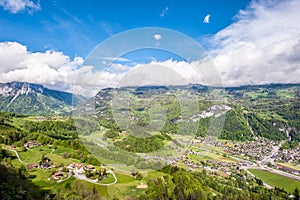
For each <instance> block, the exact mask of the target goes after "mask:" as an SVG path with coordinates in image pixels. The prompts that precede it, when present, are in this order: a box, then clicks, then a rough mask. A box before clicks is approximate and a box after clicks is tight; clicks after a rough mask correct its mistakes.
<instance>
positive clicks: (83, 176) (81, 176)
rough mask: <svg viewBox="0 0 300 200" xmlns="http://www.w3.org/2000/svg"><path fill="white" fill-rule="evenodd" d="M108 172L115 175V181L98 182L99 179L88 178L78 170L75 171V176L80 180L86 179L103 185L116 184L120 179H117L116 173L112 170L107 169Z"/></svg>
mask: <svg viewBox="0 0 300 200" xmlns="http://www.w3.org/2000/svg"><path fill="white" fill-rule="evenodd" d="M106 172H107V173H111V174H112V175H113V177H114V179H115V180H114V182H112V183H97V181H98V179H96V180H92V179H89V178H87V177H86V176H85V175H83V174H78V173H76V172H75V173H74V177H75V178H77V179H80V180H84V181H87V182H90V183H94V184H97V185H102V186H110V185H114V184H116V183H117V181H118V179H117V177H116V175H115V173H114V172H113V171H112V170H107V171H106Z"/></svg>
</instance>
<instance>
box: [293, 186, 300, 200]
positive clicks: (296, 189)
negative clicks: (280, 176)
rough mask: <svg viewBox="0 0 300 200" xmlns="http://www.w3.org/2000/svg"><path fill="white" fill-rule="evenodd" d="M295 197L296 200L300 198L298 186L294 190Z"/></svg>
mask: <svg viewBox="0 0 300 200" xmlns="http://www.w3.org/2000/svg"><path fill="white" fill-rule="evenodd" d="M294 196H295V197H294V199H295V200H300V192H299V189H298V188H295V190H294Z"/></svg>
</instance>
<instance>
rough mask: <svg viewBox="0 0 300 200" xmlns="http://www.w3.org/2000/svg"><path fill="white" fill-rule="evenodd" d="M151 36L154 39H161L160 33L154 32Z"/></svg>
mask: <svg viewBox="0 0 300 200" xmlns="http://www.w3.org/2000/svg"><path fill="white" fill-rule="evenodd" d="M153 37H154V39H156V40H160V39H161V35H160V34H155V35H154V36H153Z"/></svg>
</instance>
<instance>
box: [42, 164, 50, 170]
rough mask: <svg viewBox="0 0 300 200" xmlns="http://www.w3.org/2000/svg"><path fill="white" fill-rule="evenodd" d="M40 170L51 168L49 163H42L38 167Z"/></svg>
mask: <svg viewBox="0 0 300 200" xmlns="http://www.w3.org/2000/svg"><path fill="white" fill-rule="evenodd" d="M40 168H41V169H48V168H51V165H50V164H49V163H43V164H41V165H40Z"/></svg>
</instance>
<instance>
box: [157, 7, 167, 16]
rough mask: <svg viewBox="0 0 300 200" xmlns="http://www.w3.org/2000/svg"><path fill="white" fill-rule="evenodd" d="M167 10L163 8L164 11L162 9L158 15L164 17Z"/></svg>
mask: <svg viewBox="0 0 300 200" xmlns="http://www.w3.org/2000/svg"><path fill="white" fill-rule="evenodd" d="M168 10H169V7H165V9H163V11H162V12H161V13H160V15H159V16H160V17H164V16H165V15H166V14H167V12H168Z"/></svg>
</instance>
